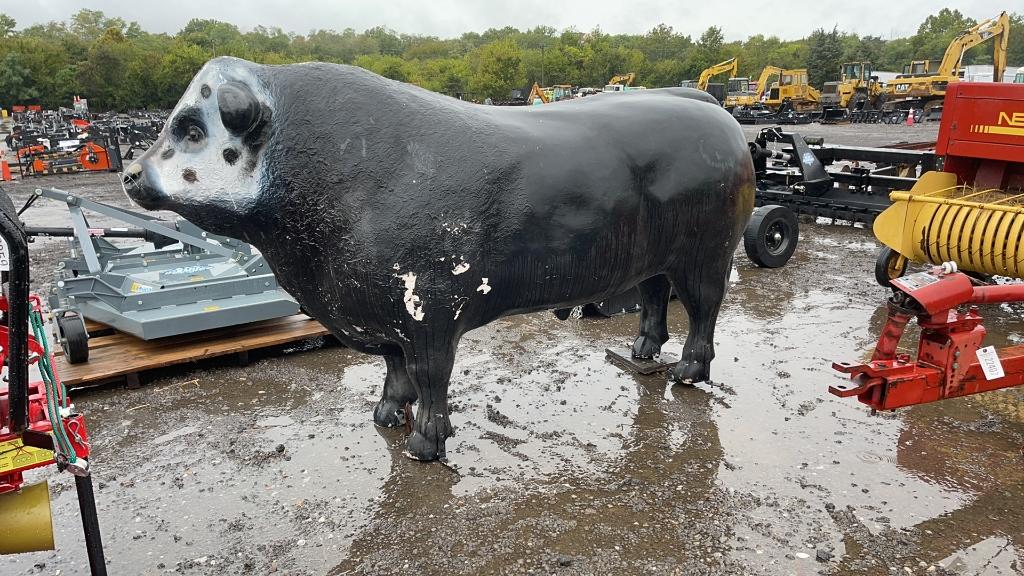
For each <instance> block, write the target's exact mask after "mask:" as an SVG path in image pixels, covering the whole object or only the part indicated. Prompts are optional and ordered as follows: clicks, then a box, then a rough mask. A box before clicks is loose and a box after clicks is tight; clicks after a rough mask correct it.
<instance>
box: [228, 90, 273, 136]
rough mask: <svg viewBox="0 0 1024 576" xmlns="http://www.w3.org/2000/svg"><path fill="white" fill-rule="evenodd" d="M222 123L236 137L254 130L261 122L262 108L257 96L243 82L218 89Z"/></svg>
mask: <svg viewBox="0 0 1024 576" xmlns="http://www.w3.org/2000/svg"><path fill="white" fill-rule="evenodd" d="M217 105H218V106H219V107H220V121H221V122H222V123H223V124H224V127H225V128H227V129H228V130H229V131H230V132H231V133H232V134H234V135H235V136H241V135H243V134H246V133H248V132H249V131H250V130H252V129H253V128H254V127H255V126H256V125H257V124H259V121H260V115H261V114H262V107H261V106H260V101H259V100H257V99H256V95H255V94H253V93H252V90H250V89H249V87H248V86H246V85H245V84H243V83H241V82H234V81H232V82H227V83H225V84H223V85H221V87H220V88H218V89H217Z"/></svg>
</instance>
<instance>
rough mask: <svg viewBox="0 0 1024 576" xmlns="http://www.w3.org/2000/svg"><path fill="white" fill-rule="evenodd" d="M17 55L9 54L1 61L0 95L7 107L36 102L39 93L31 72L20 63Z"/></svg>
mask: <svg viewBox="0 0 1024 576" xmlns="http://www.w3.org/2000/svg"><path fill="white" fill-rule="evenodd" d="M19 60H20V59H19V56H18V54H16V53H13V52H12V53H9V54H7V55H6V56H4V58H3V60H0V94H3V95H4V97H3V100H4V102H0V104H3V105H5V106H9V105H10V104H21V103H24V102H29V101H34V100H35V99H36V98H38V97H39V91H38V90H36V88H35V86H33V85H32V78H31V72H30V71H29V69H28V68H26V67H25V66H23V65H22V64H21V62H20V61H19Z"/></svg>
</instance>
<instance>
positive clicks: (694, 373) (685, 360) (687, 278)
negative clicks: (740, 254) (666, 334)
mask: <svg viewBox="0 0 1024 576" xmlns="http://www.w3.org/2000/svg"><path fill="white" fill-rule="evenodd" d="M698 260H700V261H699V263H696V264H694V265H692V266H687V267H684V268H688V269H684V270H679V271H676V272H673V273H671V274H669V279H670V280H671V281H672V285H673V286H674V287H675V289H676V295H677V296H679V300H680V301H682V303H683V306H685V307H686V313H687V314H688V315H689V317H690V330H689V333H688V334H687V335H686V344H684V345H683V354H682V357H681V358H680V359H679V362H678V363H677V364H676V365H675V367H674V368H672V372H671V378H672V380H673V381H674V382H678V383H680V384H694V383H696V382H703V381H705V380H709V379H710V378H711V360H712V359H713V358H714V357H715V343H714V338H715V322H716V321H717V320H718V310H719V308H721V306H722V299H723V298H725V290H726V287H727V284H728V281H729V272H730V270H731V268H732V259H731V258H730V257H728V256H726V255H721V256H720V257H718V258H715V257H714V255H711V254H703V255H700V256H699V257H698Z"/></svg>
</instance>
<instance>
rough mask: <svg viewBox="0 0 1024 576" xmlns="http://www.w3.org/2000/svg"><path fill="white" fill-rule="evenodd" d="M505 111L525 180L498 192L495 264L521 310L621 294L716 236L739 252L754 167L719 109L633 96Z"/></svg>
mask: <svg viewBox="0 0 1024 576" xmlns="http://www.w3.org/2000/svg"><path fill="white" fill-rule="evenodd" d="M602 99H604V100H603V101H602ZM534 110H535V111H536V112H534ZM509 116H510V117H511V118H513V121H511V122H508V124H509V126H508V127H507V128H506V129H505V130H503V131H502V132H503V133H504V134H505V135H506V145H510V147H509V149H508V156H507V157H506V158H507V160H506V162H507V163H508V164H516V165H518V166H520V169H519V170H518V171H517V174H519V175H521V178H520V179H519V182H518V185H517V187H516V188H515V189H514V190H512V191H511V192H510V191H503V192H502V193H501V203H502V206H503V209H502V213H503V214H504V215H505V216H506V218H505V220H504V221H503V222H502V223H501V225H499V226H496V227H495V228H494V229H493V230H492V233H491V235H490V236H491V238H489V241H488V251H489V252H490V254H489V256H490V257H489V258H488V261H489V262H490V263H491V265H492V269H493V274H494V276H496V277H498V278H501V277H502V276H505V275H506V271H507V270H511V271H514V272H512V273H511V274H509V277H508V278H507V281H508V282H514V283H516V284H518V285H519V286H521V287H523V288H522V289H520V291H519V293H518V294H517V296H516V297H515V300H518V302H516V304H515V306H514V308H515V311H524V310H531V309H540V308H544V307H547V306H550V305H553V304H558V305H568V304H572V303H574V302H582V301H587V299H591V298H595V299H596V298H601V297H603V296H606V295H610V294H613V293H616V292H619V291H621V290H624V289H626V288H629V287H631V286H633V285H635V283H636V282H637V281H639V280H642V279H644V278H647V277H649V276H651V275H654V274H657V273H661V272H664V271H665V270H666V269H668V268H670V267H672V266H673V265H674V264H675V263H677V262H679V260H680V258H682V257H683V255H684V254H686V252H688V251H692V250H691V248H692V246H695V245H701V244H703V243H705V242H706V241H707V238H709V237H713V238H715V239H716V241H718V240H721V241H724V242H727V243H729V244H731V245H733V246H735V243H736V241H737V239H738V234H739V232H740V230H741V229H742V223H743V222H745V221H746V219H747V217H748V216H749V214H750V210H751V208H752V206H753V166H752V163H751V160H750V155H749V151H748V149H747V146H746V142H745V140H744V138H743V134H742V132H741V130H740V129H739V126H738V125H737V124H736V122H735V120H733V119H732V117H731V116H729V115H728V114H727V113H725V112H724V111H723V110H721V108H720V107H718V106H717V105H710V104H708V103H706V102H702V101H700V99H699V98H698V99H694V98H688V97H687V95H685V94H684V95H682V96H680V95H677V94H651V95H649V96H648V95H644V94H626V95H612V96H599V97H594V98H593V99H592V103H589V104H588V103H587V102H586V100H584V101H582V102H579V103H578V104H577V103H576V102H572V103H565V104H564V105H563V104H561V103H556V104H552V105H549V106H545V107H537V108H534V109H532V110H528V111H519V112H517V113H516V114H515V115H511V114H510V115H509ZM508 135H511V136H508Z"/></svg>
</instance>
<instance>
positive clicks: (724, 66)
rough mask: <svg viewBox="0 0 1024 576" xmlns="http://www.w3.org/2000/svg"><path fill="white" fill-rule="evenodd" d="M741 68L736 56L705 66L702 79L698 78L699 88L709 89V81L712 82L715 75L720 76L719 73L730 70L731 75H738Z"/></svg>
mask: <svg viewBox="0 0 1024 576" xmlns="http://www.w3.org/2000/svg"><path fill="white" fill-rule="evenodd" d="M739 70H740V65H739V60H737V59H736V58H729V59H728V60H726V61H724V62H719V63H718V64H715V65H714V66H710V67H708V68H705V69H704V71H703V72H701V73H700V79H698V80H697V89H698V90H704V91H707V89H708V83H709V82H711V78H712V77H713V76H718V75H719V74H724V73H725V72H729V76H730V77H732V76H736V74H737V73H738V72H739Z"/></svg>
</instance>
